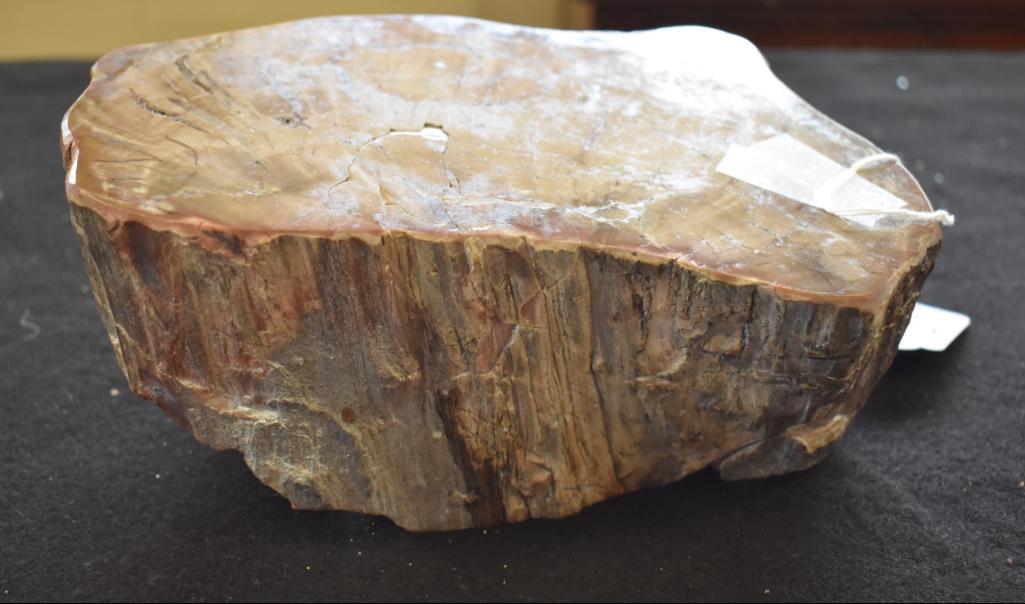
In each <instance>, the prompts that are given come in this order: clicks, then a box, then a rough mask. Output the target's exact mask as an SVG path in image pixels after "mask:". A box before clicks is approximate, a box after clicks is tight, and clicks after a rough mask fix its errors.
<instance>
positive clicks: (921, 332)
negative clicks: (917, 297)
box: [897, 302, 972, 352]
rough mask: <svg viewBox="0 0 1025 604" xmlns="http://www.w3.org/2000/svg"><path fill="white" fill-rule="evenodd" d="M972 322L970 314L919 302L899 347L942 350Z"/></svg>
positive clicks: (902, 348) (900, 348)
mask: <svg viewBox="0 0 1025 604" xmlns="http://www.w3.org/2000/svg"><path fill="white" fill-rule="evenodd" d="M971 324H972V320H971V318H969V317H968V315H963V314H961V313H959V312H954V311H952V310H946V309H943V308H937V307H936V306H930V305H928V304H922V303H921V302H918V303H916V304H915V308H914V309H913V310H912V311H911V321H909V322H908V328H907V329H906V330H904V337H903V338H901V340H900V344H899V345H898V346H897V348H898V349H899V350H931V351H933V352H940V351H943V350H946V349H947V346H950V343H951V342H953V341H954V340H956V339H957V336H959V335H961V332H962V331H964V330H965V329H967V328H968V326H969V325H971Z"/></svg>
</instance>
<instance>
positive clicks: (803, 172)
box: [715, 134, 907, 227]
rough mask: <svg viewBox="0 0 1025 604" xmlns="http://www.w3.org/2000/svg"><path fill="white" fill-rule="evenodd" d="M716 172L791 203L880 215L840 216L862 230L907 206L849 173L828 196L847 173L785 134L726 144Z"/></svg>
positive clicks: (832, 210) (835, 210) (830, 209)
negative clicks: (830, 186) (825, 189)
mask: <svg viewBox="0 0 1025 604" xmlns="http://www.w3.org/2000/svg"><path fill="white" fill-rule="evenodd" d="M715 169H716V171H717V172H721V173H723V174H726V175H727V176H732V177H733V178H736V179H737V180H742V181H744V182H746V183H748V184H751V185H754V186H756V187H759V188H762V189H766V190H768V191H772V192H773V193H777V194H779V195H783V196H785V197H789V198H790V199H793V200H794V201H799V202H801V203H803V204H807V205H810V206H814V207H816V208H819V209H822V210H825V211H827V212H830V213H833V214H837V215H840V214H839V213H838V212H842V211H844V210H873V209H876V208H878V209H879V210H880V213H879V214H865V213H862V214H857V215H849V216H842V218H844V219H846V220H850V221H851V222H856V223H858V224H862V225H864V226H868V227H872V226H875V224H876V222H877V221H878V220H879V219H880V218H881V217H882V216H883V215H885V214H886V211H887V210H893V209H899V208H905V207H907V204H906V203H904V202H903V201H901V200H900V199H899V198H897V197H895V196H894V195H892V194H890V193H888V192H887V191H885V190H883V189H881V188H879V187H877V186H876V185H874V184H872V183H871V182H869V181H868V180H866V179H864V178H862V177H861V176H857V175H852V176H851V177H850V178H848V179H846V180H845V181H844V182H843V183H842V184H841V185H840V186H838V187H837V188H836V189H835V190H832V191H830V192H829V195H821V194H820V195H818V196H816V191H819V192H821V191H822V190H823V187H824V186H825V185H827V183H830V182H831V181H833V180H834V179H836V178H837V177H839V176H840V175H841V174H843V173H844V172H846V171H847V169H848V166H842V165H840V164H838V163H836V162H835V161H833V160H831V159H829V158H828V157H826V156H825V155H822V154H821V153H819V152H818V151H816V150H815V149H812V148H811V147H809V146H808V145H806V144H804V143H802V142H801V141H799V140H797V139H795V138H794V137H792V136H790V135H789V134H779V135H777V136H774V137H772V138H769V139H766V140H763V141H761V142H759V143H755V144H754V145H751V146H748V147H743V146H740V145H730V148H729V151H727V153H726V155H725V157H723V159H722V161H721V162H719V165H718V166H716V168H715Z"/></svg>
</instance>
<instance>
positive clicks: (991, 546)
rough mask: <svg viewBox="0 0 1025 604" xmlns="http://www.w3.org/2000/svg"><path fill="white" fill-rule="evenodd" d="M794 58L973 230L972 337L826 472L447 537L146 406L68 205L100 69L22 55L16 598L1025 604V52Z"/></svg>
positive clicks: (2, 329)
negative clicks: (364, 510) (64, 150)
mask: <svg viewBox="0 0 1025 604" xmlns="http://www.w3.org/2000/svg"><path fill="white" fill-rule="evenodd" d="M770 60H771V63H772V64H773V67H774V68H775V70H776V71H777V73H778V74H779V75H780V77H781V78H782V79H783V80H784V81H786V82H787V83H788V84H790V85H791V86H792V87H793V88H794V89H796V90H797V92H798V93H800V94H802V95H803V96H805V97H806V98H807V99H808V100H810V101H811V102H812V103H813V104H815V105H817V106H818V107H820V108H821V109H823V110H824V111H825V112H826V113H828V114H829V115H831V116H833V117H834V118H836V119H838V120H839V121H841V122H842V123H844V124H846V125H848V126H850V127H852V128H853V129H855V130H856V131H859V132H861V133H863V134H865V135H866V136H868V137H870V138H872V139H873V140H874V141H876V142H877V143H878V144H879V145H880V146H882V147H883V148H885V149H887V150H890V151H894V152H897V153H900V154H901V155H902V156H903V157H904V159H905V163H906V164H907V165H908V166H909V167H910V168H911V169H912V171H913V172H914V173H915V174H916V175H917V176H918V177H919V178H920V179H921V181H922V183H923V185H924V187H925V189H926V191H927V192H928V193H929V194H930V196H931V197H932V199H933V200H934V202H935V204H936V205H937V206H938V207H944V208H948V209H950V210H952V211H953V212H954V213H956V214H957V217H958V223H957V226H955V227H954V228H952V229H947V230H946V233H945V240H944V245H943V249H942V251H941V253H940V256H939V259H938V263H937V267H936V270H935V272H934V273H933V275H932V276H931V277H930V278H929V280H928V282H927V285H926V288H925V294H924V297H923V300H925V301H928V302H932V303H935V304H938V305H941V306H946V307H949V308H954V309H957V310H961V311H965V312H967V313H969V314H971V315H972V317H973V319H974V324H973V326H972V327H971V328H970V330H969V332H968V333H967V334H966V335H965V336H964V337H962V339H961V340H960V341H958V342H957V343H956V344H955V345H954V346H953V347H952V349H950V350H948V351H947V352H946V353H943V354H928V353H903V354H901V355H900V356H899V357H898V359H897V361H896V363H895V364H894V366H893V368H892V369H891V371H890V373H889V375H887V376H886V378H885V379H884V380H883V382H882V384H881V385H880V387H879V388H878V390H877V391H876V392H875V393H874V395H873V396H872V399H871V400H870V402H869V404H868V406H867V407H866V409H865V410H864V411H863V412H862V414H861V415H860V416H859V417H858V419H857V420H856V421H855V422H854V425H853V427H852V429H851V431H850V433H849V434H848V435H847V437H846V438H845V439H844V440H843V442H842V443H841V444H840V445H839V446H838V447H837V449H836V450H835V451H834V453H833V454H832V455H831V456H830V457H829V458H828V459H827V460H826V461H825V462H823V463H822V464H821V465H819V466H818V467H816V468H814V469H812V470H810V471H807V472H804V473H801V474H797V475H792V476H787V477H782V478H778V479H769V480H762V481H756V482H746V483H724V482H722V481H720V480H719V478H718V476H717V475H716V474H715V473H714V472H711V471H709V472H703V473H700V474H698V475H696V476H692V477H689V478H687V479H685V480H683V481H681V482H679V483H677V484H673V485H670V486H667V487H663V488H657V489H650V490H646V491H643V492H640V493H635V494H632V495H627V496H624V497H620V498H617V499H614V500H612V501H608V502H605V503H603V504H600V505H597V506H595V507H593V508H590V509H588V510H585V511H584V512H583V513H581V514H579V515H578V516H575V517H572V518H568V519H564V520H559V521H531V522H527V523H524V524H521V525H515V526H503V527H500V528H497V529H491V530H488V531H481V530H473V531H464V532H459V533H448V534H431V535H414V534H408V533H404V532H403V531H401V530H400V529H398V528H396V527H395V526H394V525H392V524H391V523H390V522H388V521H387V520H384V519H381V518H371V517H364V516H360V515H357V514H348V513H310V512H293V511H292V510H291V509H290V508H289V505H288V503H287V502H286V501H285V500H284V499H283V498H281V497H279V496H277V495H276V494H274V493H273V492H272V491H270V490H269V489H267V488H266V487H264V486H262V485H261V484H260V483H259V482H257V481H256V479H255V478H253V477H252V476H251V475H250V473H249V472H248V470H247V469H246V468H245V466H244V464H243V462H242V459H241V458H240V456H239V455H237V454H234V453H218V452H215V451H212V450H210V449H207V448H205V447H204V446H202V445H199V444H197V443H196V442H195V441H194V440H193V439H192V437H191V436H190V435H189V434H187V433H186V432H184V431H183V430H181V429H179V428H177V427H176V426H174V425H173V424H172V423H171V421H170V420H169V419H167V418H166V417H164V415H163V414H162V413H161V412H160V411H159V410H157V409H156V408H155V407H153V406H151V405H149V404H148V403H145V402H143V401H140V400H139V399H137V398H136V397H135V396H133V395H132V394H131V393H129V392H127V388H126V386H125V383H124V379H123V377H122V376H121V374H120V372H119V370H118V368H117V365H116V364H115V361H114V355H113V353H112V351H111V348H110V344H109V343H108V342H107V339H106V336H105V334H104V332H103V329H102V327H101V324H100V321H99V318H98V316H97V313H96V310H95V307H94V304H93V301H92V297H91V294H89V293H88V291H87V288H86V277H85V273H84V271H83V268H82V263H81V259H80V256H79V251H78V247H77V243H76V241H75V239H74V236H73V233H72V230H71V226H70V225H69V223H68V218H67V211H66V206H65V200H64V194H63V183H62V178H63V170H62V168H61V165H60V154H59V150H58V125H59V122H60V118H61V116H62V114H63V112H64V110H65V109H66V108H67V106H68V105H69V104H70V103H71V102H72V101H73V100H74V98H75V97H76V95H77V94H78V93H79V92H80V91H81V90H82V88H83V87H84V86H85V84H86V81H87V78H88V66H87V65H84V64H29V65H25V64H22V65H0V190H2V191H3V196H2V199H0V601H8V600H11V601H13V600H21V599H73V600H144V601H149V600H189V601H192V600H200V601H201V600H254V599H255V600H332V599H333V600H360V599H375V600H403V599H405V600H408V599H414V600H435V599H457V600H467V601H473V600H505V601H509V600H514V601H519V600H553V599H554V600H583V599H611V600H626V599H645V600H694V599H712V600H730V601H732V600H736V599H741V600H767V601H770V600H813V599H828V600H840V599H854V600H882V599H898V600H955V599H967V600H984V599H989V598H996V599H1007V600H1022V599H1025V487H1023V486H1022V484H1021V482H1020V481H1022V480H1025V396H1023V393H1025V354H1023V352H1022V350H1023V349H1025V321H1023V313H1025V309H1023V306H1025V278H1023V277H1025V250H1023V246H1022V243H1023V233H1025V201H1023V189H1025V55H1021V54H1018V55H991V54H927V53H878V52H861V53H841V52H775V53H771V54H770ZM899 75H904V76H905V77H906V78H907V79H908V83H909V87H908V89H907V90H906V91H902V90H900V89H898V87H897V86H896V84H895V81H896V78H897V77H898V76H899ZM32 325H37V326H38V328H39V331H38V334H37V335H35V336H33V335H32V334H33V333H35V330H34V329H33V328H32V327H31V326H32ZM114 388H116V389H118V390H120V395H119V396H112V394H111V393H112V389H114Z"/></svg>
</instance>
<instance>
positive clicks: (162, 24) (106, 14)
mask: <svg viewBox="0 0 1025 604" xmlns="http://www.w3.org/2000/svg"><path fill="white" fill-rule="evenodd" d="M582 10H585V9H584V3H582V2H579V0H576V1H575V0H420V1H412V0H381V1H377V2H372V1H368V0H273V1H270V0H162V1H161V0H0V60H5V61H17V60H43V59H95V58H96V57H98V56H100V55H102V54H103V53H105V52H107V51H108V50H110V49H112V48H117V47H119V46H127V45H130V44H140V43H143V42H155V41H158V40H172V39H175V38H184V37H190V36H198V35H203V34H209V33H215V32H219V31H226V30H231V29H239V28H243V27H252V26H255V25H264V24H267V23H275V22H278V21H288V20H292V19H302V18H306V17H314V16H318V15H340V14H383V13H437V14H450V15H467V16H472V17H480V18H482V19H491V20H494V21H506V22H509V23H519V24H522V25H533V26H537V27H571V26H579V25H580V24H581V23H582V21H581V20H582V19H584V20H586V14H583V13H582V12H581V11H582Z"/></svg>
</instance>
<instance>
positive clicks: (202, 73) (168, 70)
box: [63, 16, 940, 530]
mask: <svg viewBox="0 0 1025 604" xmlns="http://www.w3.org/2000/svg"><path fill="white" fill-rule="evenodd" d="M780 133H788V134H790V135H791V136H793V137H795V138H797V139H798V140H800V141H802V142H803V143H805V144H807V145H809V146H811V147H813V148H814V149H816V150H817V151H819V152H820V153H822V154H823V155H825V156H827V157H830V158H832V159H833V160H835V161H837V162H839V163H841V164H844V165H850V164H851V163H853V162H854V161H856V160H858V159H860V158H862V157H864V156H866V155H870V154H872V153H876V152H878V149H877V148H876V147H874V146H873V145H872V144H871V143H869V142H867V141H866V140H864V139H863V138H861V137H859V136H858V135H856V134H854V133H852V132H850V131H848V130H846V129H845V128H843V127H842V126H840V125H838V124H836V123H835V122H833V121H831V120H830V119H828V118H827V117H825V116H823V115H822V114H821V113H819V112H817V111H816V110H815V109H814V108H812V107H810V106H809V105H807V104H806V103H805V102H804V101H802V100H801V99H800V98H798V97H797V96H796V95H795V94H794V93H793V92H791V91H790V90H789V89H788V88H786V86H784V85H783V84H782V83H780V82H779V81H778V80H777V79H776V78H775V77H774V76H773V75H772V73H771V72H770V71H769V69H768V67H767V65H766V64H765V61H764V60H763V59H762V57H761V55H760V54H759V53H758V52H757V51H756V50H755V48H754V47H752V46H751V45H750V44H749V43H748V42H746V41H744V40H742V39H740V38H737V37H734V36H731V35H728V34H725V33H722V32H718V31H715V30H710V29H705V28H697V27H678V28H668V29H662V30H654V31H650V32H637V33H607V32H558V31H549V30H538V29H529V28H523V27H514V26H508V25H500V24H496V23H489V22H484V21H477V20H471V19H463V18H454V17H401V16H396V17H338V18H322V19H315V20H308V21H300V22H294V23H286V24H281V25H275V26H270V27H264V28H258V29H251V30H244V31H239V32H232V33H226V34H219V35H214V36H208V37H203V38H195V39H189V40H183V41H177V42H170V43H159V44H151V45H144V46H138V47H132V48H126V49H120V50H116V51H113V52H111V53H110V54H108V55H106V56H105V57H103V58H102V59H101V60H100V61H99V62H98V63H97V64H96V66H95V67H94V69H93V79H92V82H91V83H90V85H89V87H88V89H87V90H86V91H85V93H84V94H83V95H82V97H81V98H80V99H79V100H78V101H77V102H76V103H75V104H74V106H72V108H71V109H70V110H69V112H68V114H67V116H66V118H65V121H64V124H63V148H64V157H65V165H66V168H67V193H68V199H69V202H70V208H71V216H72V220H73V224H74V226H75V229H76V231H77V232H78V235H79V236H80V238H81V242H82V250H83V254H84V257H85V262H86V267H87V270H88V273H89V277H90V279H91V281H92V284H93V290H94V292H95V296H96V301H97V304H98V306H99V309H100V315H101V317H102V319H103V321H104V323H105V325H106V327H107V330H108V332H109V334H110V338H111V341H112V343H113V347H114V351H115V353H116V355H117V358H118V361H119V363H120V365H121V367H122V369H123V370H124V372H125V375H126V376H127V379H128V382H129V384H130V385H131V387H132V389H133V390H134V391H135V392H136V393H138V394H139V395H141V396H143V397H145V398H148V399H150V400H152V401H154V402H155V403H156V404H157V405H159V406H160V407H161V408H162V409H164V410H165V411H166V412H167V413H168V414H169V415H170V416H172V417H173V418H175V419H176V420H177V421H178V422H179V423H181V424H182V425H183V426H185V427H187V428H189V429H191V430H192V431H193V433H194V434H195V435H196V437H197V438H198V439H199V440H200V441H202V442H204V443H207V444H209V445H211V446H213V447H217V448H220V449H237V450H239V451H241V452H242V453H243V454H244V456H245V459H246V462H247V464H248V465H249V467H250V468H252V470H253V472H254V473H255V474H256V475H257V477H259V479H260V480H262V481H263V482H265V483H267V484H268V485H270V486H271V487H273V488H274V489H276V490H277V491H279V492H281V493H282V494H283V495H285V496H286V497H288V498H289V500H290V501H291V502H292V504H293V505H294V506H295V507H297V508H303V509H325V508H326V509H340V510H353V511H359V512H365V513H372V514H383V515H386V516H388V517H390V518H392V519H393V520H394V521H395V522H396V523H398V524H399V525H401V526H403V527H406V528H408V529H412V530H440V529H455V528H464V527H473V526H488V525H492V524H495V523H499V522H513V521H520V520H525V519H527V518H538V517H561V516H566V515H568V514H572V513H575V512H577V511H579V510H580V509H582V508H583V507H585V506H587V505H590V504H593V503H596V502H598V501H601V500H603V499H605V498H608V497H611V496H614V495H618V494H621V493H625V492H628V491H632V490H636V489H639V488H642V487H646V486H651V485H658V484H664V483H666V482H670V481H674V480H677V479H679V478H681V477H683V476H685V475H687V474H689V473H691V472H695V471H697V470H700V469H701V468H704V467H707V466H715V467H717V468H718V469H719V472H720V473H721V474H722V475H723V476H724V477H725V478H728V479H738V478H756V477H763V476H769V475H773V474H780V473H784V472H790V471H794V470H800V469H804V468H807V467H809V466H811V465H813V464H815V463H816V462H818V461H819V460H821V459H822V458H823V457H824V456H825V455H826V454H827V452H828V451H829V449H830V448H831V447H832V446H833V444H834V443H835V442H836V441H837V440H838V439H839V438H840V437H841V436H842V435H843V433H844V431H845V430H846V429H847V427H848V425H849V424H850V422H851V421H852V419H853V418H854V416H855V414H856V413H857V411H858V410H859V409H860V408H861V406H862V405H863V404H864V403H865V400H866V398H867V397H868V395H869V394H870V392H871V390H872V388H873V387H874V385H875V384H876V382H877V381H878V380H879V378H880V377H881V376H882V374H883V373H884V372H885V371H886V369H887V368H888V366H889V364H890V362H891V360H892V358H893V355H894V352H895V350H896V346H897V342H898V340H899V339H900V336H901V334H902V332H903V330H904V327H905V325H906V323H907V320H908V318H909V316H910V311H911V307H912V305H913V304H914V301H915V299H916V298H917V296H918V292H919V290H920V288H921V284H922V281H923V280H924V278H925V276H926V275H927V274H928V272H929V270H930V269H931V267H932V262H933V258H934V256H935V253H936V251H937V249H938V247H939V242H940V232H939V227H938V226H937V225H935V224H925V223H916V222H909V221H896V220H884V221H882V222H881V223H880V224H879V225H878V226H877V227H876V228H871V229H870V228H866V227H863V226H860V225H858V224H854V223H851V222H848V221H846V220H844V219H842V218H839V217H836V216H833V215H831V214H829V213H827V212H824V211H821V210H818V209H816V208H812V207H809V206H805V205H802V204H799V203H797V202H794V201H792V200H789V199H786V198H783V197H780V196H778V195H774V194H772V193H769V192H767V191H763V190H760V189H756V188H753V187H751V186H749V185H746V184H744V183H742V182H739V181H736V180H732V179H730V178H729V177H727V176H724V175H722V174H718V173H716V172H715V166H716V164H717V162H718V161H719V160H720V159H721V158H722V156H723V154H724V153H725V152H726V149H727V148H728V146H729V145H730V144H731V143H735V144H741V145H747V144H751V143H753V142H757V141H759V140H763V139H765V138H768V137H771V136H773V135H776V134H780ZM865 177H866V178H868V179H870V180H871V181H872V182H873V183H875V184H876V185H878V186H880V187H882V188H884V189H886V190H887V191H889V192H891V193H893V194H894V195H896V196H897V197H899V198H901V199H902V200H904V201H905V202H907V203H908V205H909V206H910V207H911V208H912V209H920V210H929V209H931V207H930V205H929V202H928V200H926V198H925V196H924V194H923V193H922V190H921V188H920V187H919V186H918V184H917V183H916V182H915V181H914V179H913V178H912V177H911V176H910V174H909V173H908V172H907V171H906V170H905V169H904V168H903V167H901V166H900V165H893V166H890V167H886V168H882V169H879V170H876V171H874V172H872V173H871V174H866V175H865Z"/></svg>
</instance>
